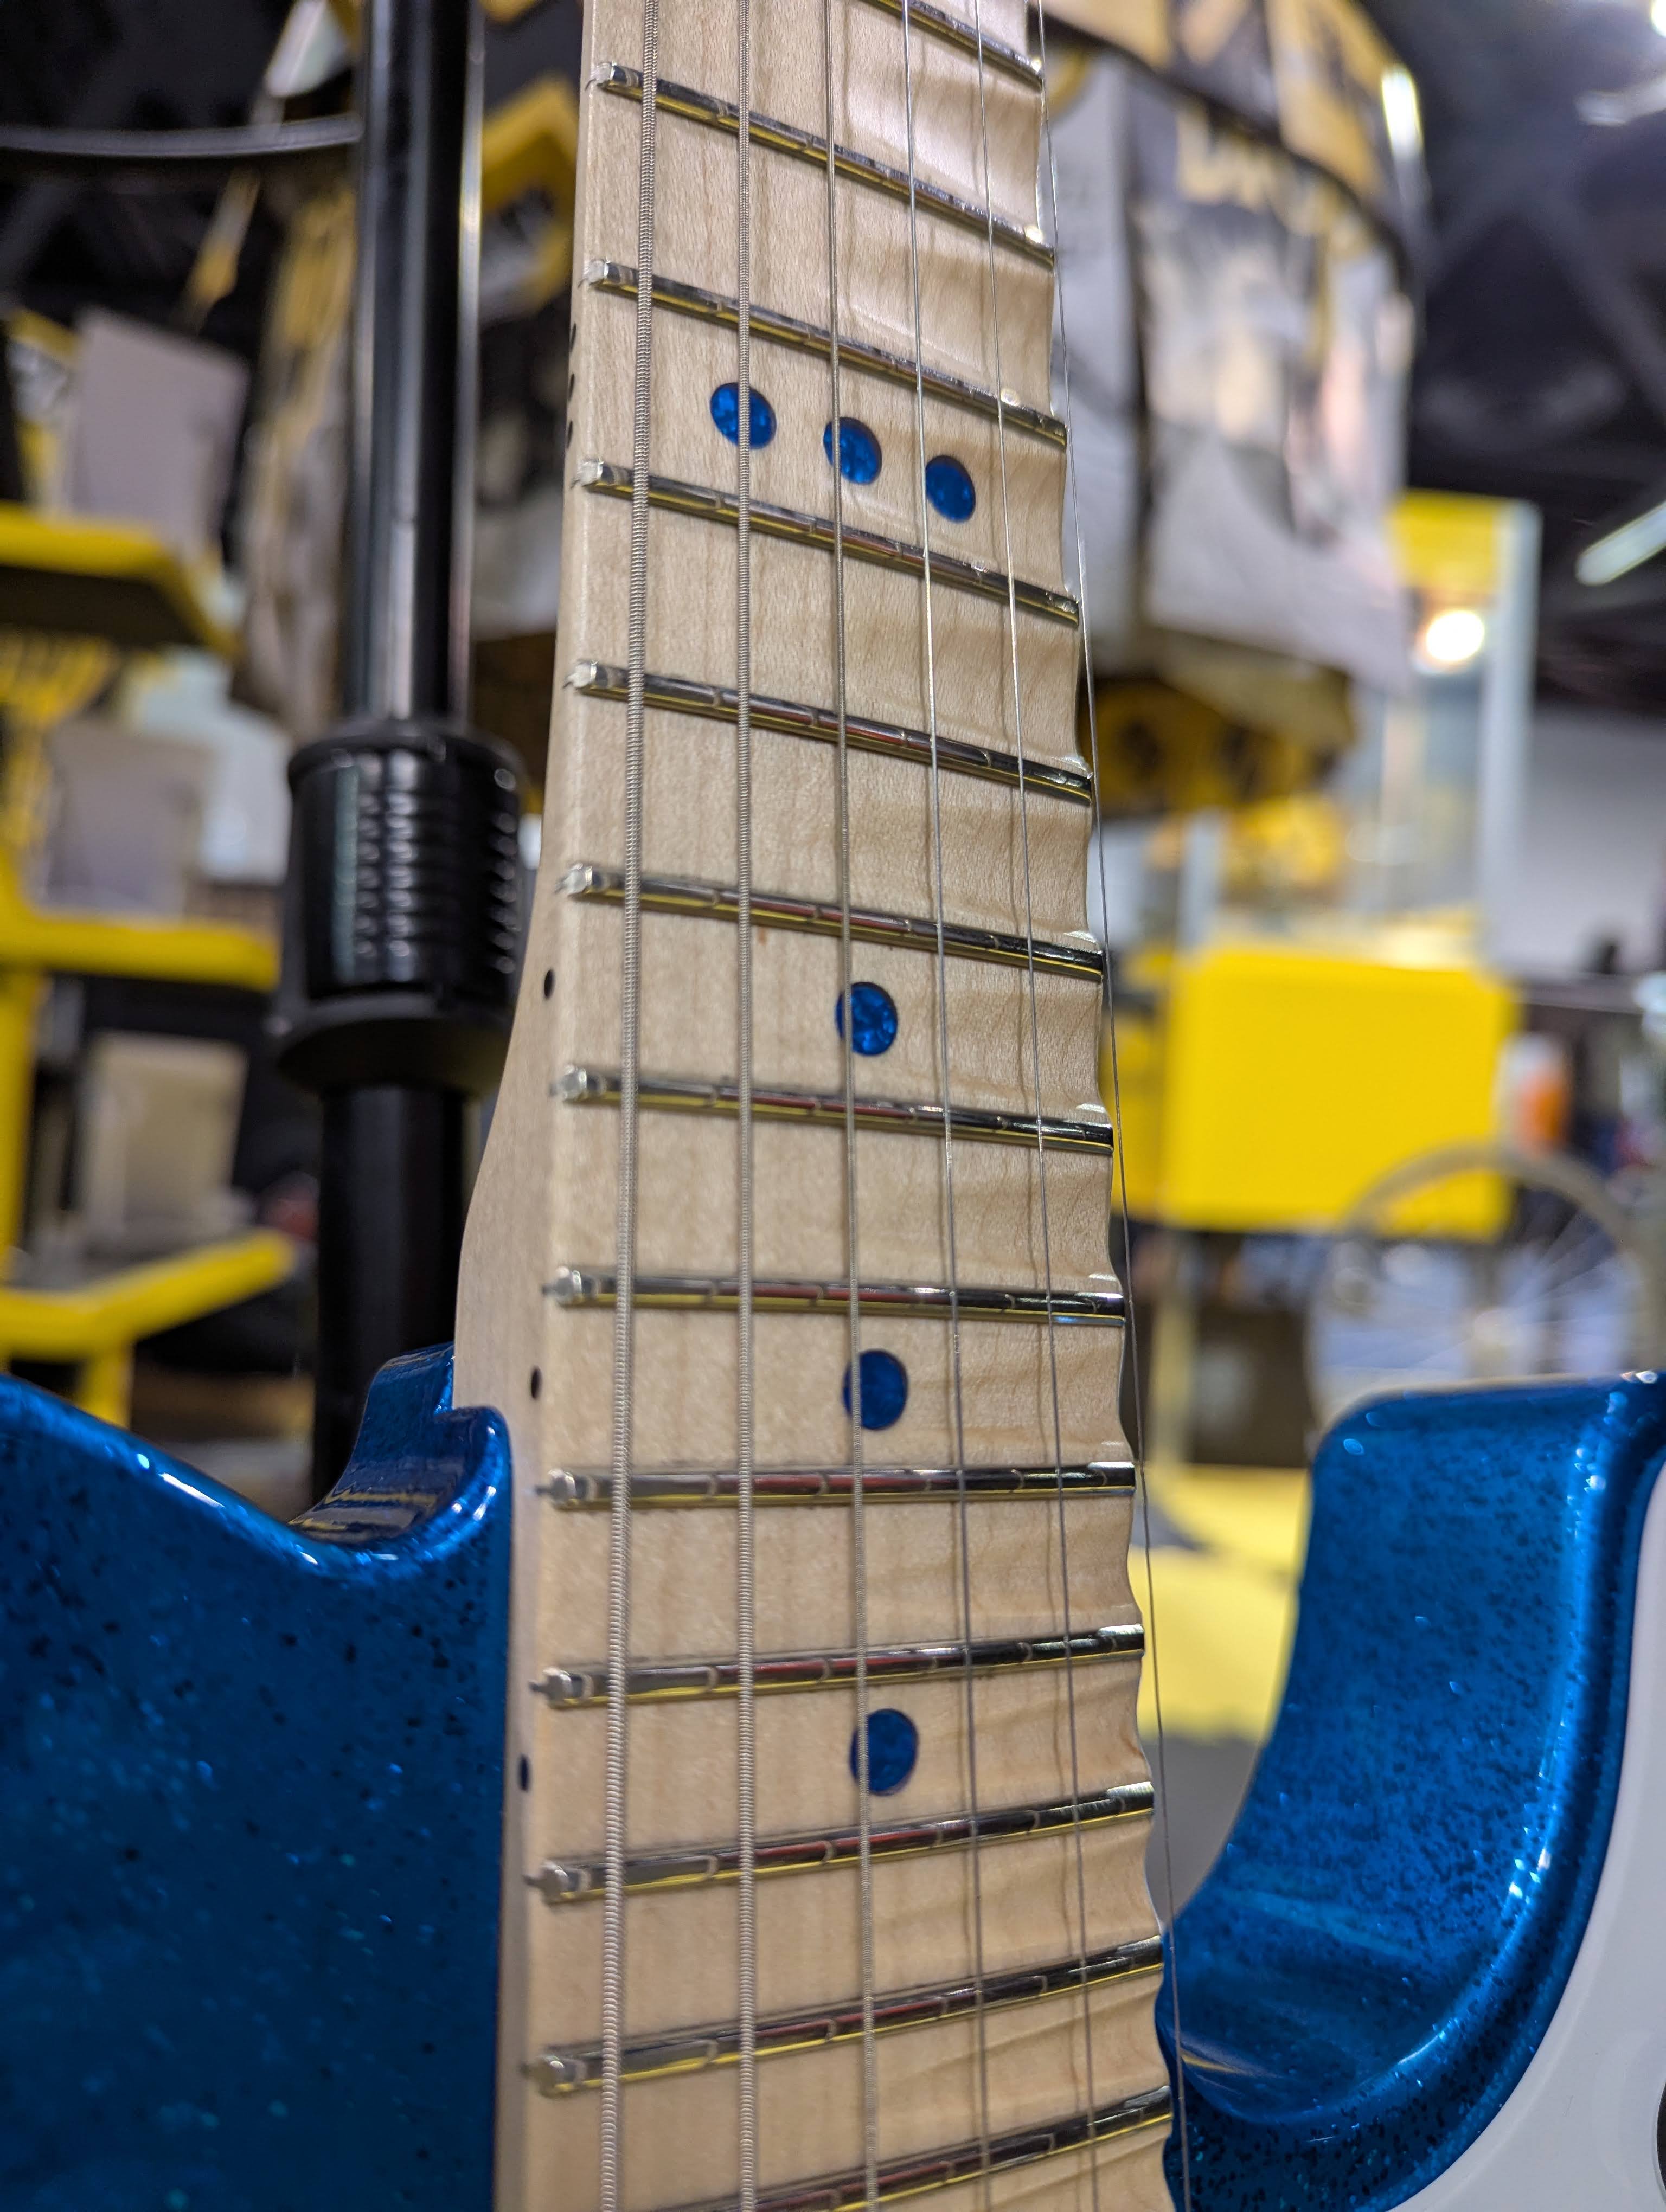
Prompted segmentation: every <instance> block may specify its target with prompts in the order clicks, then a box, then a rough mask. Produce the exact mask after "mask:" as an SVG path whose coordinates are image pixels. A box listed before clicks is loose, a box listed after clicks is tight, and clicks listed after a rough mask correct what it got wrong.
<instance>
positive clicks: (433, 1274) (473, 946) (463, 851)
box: [273, 0, 520, 1496]
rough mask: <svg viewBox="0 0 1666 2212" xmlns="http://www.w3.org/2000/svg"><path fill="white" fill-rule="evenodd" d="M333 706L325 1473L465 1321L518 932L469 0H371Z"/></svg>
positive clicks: (322, 1080) (320, 774)
mask: <svg viewBox="0 0 1666 2212" xmlns="http://www.w3.org/2000/svg"><path fill="white" fill-rule="evenodd" d="M361 21H362V52H361V56H360V64H359V88H358V105H359V109H360V113H361V117H362V132H363V135H362V140H361V143H360V149H359V166H358V260H357V266H356V275H355V301H354V325H353V332H352V349H353V358H352V363H351V375H352V381H353V405H352V427H351V455H350V459H351V471H350V489H349V512H348V535H347V590H346V609H345V618H344V624H343V632H342V720H341V721H340V723H339V724H338V725H337V727H336V728H335V729H333V730H332V731H331V732H330V733H329V734H328V735H327V736H325V737H324V738H319V739H318V740H317V741H316V742H315V743H313V744H309V745H307V746H305V747H303V748H302V749H301V750H300V751H299V752H297V753H296V755H295V758H294V761H293V762H292V763H291V764H290V769H289V782H290V787H291V789H292V791H293V793H294V801H295V813H294V822H293V827H292V829H291V833H290V847H289V880H288V886H287V893H286V899H285V913H284V945H283V981H282V983H281V985H280V987H279V991H278V998H277V1009H276V1012H275V1014H274V1017H273V1022H274V1028H275V1030H276V1032H277V1038H278V1042H279V1065H280V1066H282V1067H283V1071H284V1073H286V1074H287V1075H289V1077H290V1078H291V1079H292V1080H294V1081H295V1082H297V1083H299V1084H301V1085H303V1086H305V1087H306V1088H307V1089H308V1090H310V1091H316V1092H317V1093H318V1094H319V1097H320V1099H321V1100H322V1103H323V1146H322V1157H321V1163H320V1170H319V1245H318V1350H317V1362H316V1376H317V1405H316V1411H315V1413H314V1417H313V1488H314V1493H315V1495H318V1496H322V1495H323V1493H324V1492H325V1491H326V1490H328V1489H329V1487H330V1486H331V1484H332V1483H333V1482H334V1481H335V1480H336V1478H337V1475H338V1474H340V1472H341V1470H342V1468H344V1466H345V1464H346V1462H347V1459H348V1455H349V1454H350V1451H351V1449H352V1446H353V1440H354V1437H355V1436H356V1433H357V1429H358V1423H359V1416H360V1414H361V1413H362V1411H363V1407H364V1400H365V1394H366V1392H367V1390H368V1388H369V1385H370V1380H371V1377H372V1376H374V1374H375V1372H376V1370H377V1369H378V1368H379V1367H380V1366H381V1365H382V1364H383V1363H384V1362H385V1361H386V1360H388V1359H391V1358H394V1357H395V1356H396V1355H397V1354H398V1353H400V1352H411V1351H415V1350H417V1349H418V1348H419V1347H420V1346H425V1345H431V1344H436V1343H441V1342H443V1341H444V1340H446V1339H447V1338H449V1337H450V1336H451V1334H453V1327H454V1316H455V1306H456V1299H457V1264H458V1253H459V1247H460V1244H461V1241H462V1231H463V1212H464V1206H465V1176H466V1173H467V1167H468V1162H467V1159H466V1157H465V1152H466V1146H467V1141H468V1106H469V1102H470V1100H471V1099H473V1098H477V1097H480V1096H481V1095H483V1093H484V1092H485V1091H489V1089H490V1088H491V1086H492V1085H494V1084H495V1083H496V1080H497V1077H498V1073H499V1072H500V1070H501V1068H502V1061H503V1054H504V1050H505V1048H506V1045H507V1042H508V1028H509V1018H510V1011H511V1006H512V1001H513V997H514V984H515V974H516V968H517V963H518V957H519V949H520V846H519V833H520V773H519V769H518V767H517V764H516V762H515V759H514V755H513V754H512V753H510V752H509V751H508V750H507V749H506V748H505V747H503V746H502V745H499V744H496V743H495V742H493V741H491V740H489V739H488V738H482V737H479V736H477V735H476V734H474V733H472V732H471V731H470V730H469V728H468V726H467V709H468V683H469V580H470V562H469V540H470V534H471V533H470V525H471V511H472V506H473V469H472V454H473V445H474V412H475V346H476V335H477V331H476V322H477V318H476V300H475V295H476V285H477V268H478V252H479V114H480V46H479V39H480V32H479V17H478V11H477V9H472V8H470V7H466V6H461V5H459V4H458V0H367V4H366V5H365V7H364V9H362V17H361Z"/></svg>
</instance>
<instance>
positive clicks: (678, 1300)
mask: <svg viewBox="0 0 1666 2212" xmlns="http://www.w3.org/2000/svg"><path fill="white" fill-rule="evenodd" d="M544 1293H545V1295H546V1296H547V1297H550V1298H553V1299H554V1301H555V1303H556V1304H557V1305H558V1306H568V1307H575V1306H611V1304H613V1299H614V1278H613V1275H612V1273H611V1270H608V1269H604V1268H591V1267H557V1268H556V1272H555V1273H554V1275H553V1276H552V1277H551V1278H550V1280H549V1281H548V1282H547V1283H546V1284H545V1285H544ZM856 1297H857V1302H858V1304H859V1305H860V1310H861V1311H862V1312H863V1313H864V1314H872V1315H876V1316H879V1317H881V1318H885V1317H886V1316H889V1317H891V1318H892V1319H897V1320H907V1319H910V1318H914V1317H916V1316H927V1317H928V1318H930V1319H933V1320H934V1319H936V1317H937V1316H939V1315H947V1314H948V1313H950V1312H951V1311H954V1312H958V1314H959V1316H960V1318H961V1319H962V1321H1024V1322H1056V1323H1057V1324H1058V1325H1059V1326H1061V1327H1070V1326H1083V1325H1085V1326H1089V1327H1096V1328H1121V1327H1122V1321H1123V1317H1124V1315H1123V1298H1122V1290H1121V1288H1120V1287H1118V1288H1116V1289H1115V1290H1110V1291H1051V1292H1049V1291H1045V1290H1040V1291H1022V1290H1003V1289H1000V1288H999V1287H997V1286H994V1285H974V1286H973V1287H971V1288H970V1289H968V1288H967V1287H966V1286H965V1285H961V1286H960V1287H959V1288H958V1289H951V1288H950V1286H949V1285H947V1284H944V1283H863V1284H861V1285H860V1286H859V1287H858V1289H857V1292H856ZM635 1300H636V1304H638V1305H639V1306H641V1307H646V1308H652V1309H654V1310H658V1311H659V1312H661V1313H734V1312H736V1311H737V1310H738V1309H739V1289H738V1287H737V1285H736V1284H735V1281H734V1279H733V1276H725V1275H638V1276H637V1278H636V1285H635ZM752 1306H753V1310H754V1311H756V1312H757V1313H772V1314H842V1313H848V1311H849V1310H850V1285H849V1284H848V1283H847V1282H837V1283H824V1282H811V1281H807V1280H789V1279H786V1278H784V1277H781V1276H760V1277H759V1278H758V1279H757V1281H756V1282H755V1283H754V1285H753V1286H752Z"/></svg>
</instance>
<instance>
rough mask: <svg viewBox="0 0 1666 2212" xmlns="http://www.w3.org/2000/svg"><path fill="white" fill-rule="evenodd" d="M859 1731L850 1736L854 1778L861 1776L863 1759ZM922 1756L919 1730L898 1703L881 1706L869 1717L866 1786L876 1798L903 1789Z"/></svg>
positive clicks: (854, 1779)
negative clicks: (858, 1743) (858, 1746)
mask: <svg viewBox="0 0 1666 2212" xmlns="http://www.w3.org/2000/svg"><path fill="white" fill-rule="evenodd" d="M856 1738H857V1731H856V1730H855V1729H852V1730H851V1735H850V1775H851V1779H852V1780H853V1781H859V1780H860V1777H861V1762H860V1759H859V1757H858V1755H857V1745H856ZM919 1756H920V1731H919V1729H917V1728H915V1724H914V1723H913V1722H912V1721H911V1720H910V1719H909V1717H908V1715H907V1714H906V1713H902V1712H898V1711H897V1708H896V1706H895V1705H881V1706H880V1708H879V1711H878V1712H877V1713H870V1714H869V1715H868V1717H867V1787H868V1794H869V1796H873V1797H889V1796H892V1795H893V1793H894V1792H895V1791H897V1790H900V1789H901V1788H902V1786H903V1784H904V1783H905V1782H906V1781H907V1780H908V1778H909V1775H910V1774H912V1773H913V1771H914V1766H915V1760H916V1759H918V1758H919Z"/></svg>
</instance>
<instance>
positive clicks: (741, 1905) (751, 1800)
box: [735, 0, 758, 2212]
mask: <svg viewBox="0 0 1666 2212" xmlns="http://www.w3.org/2000/svg"><path fill="white" fill-rule="evenodd" d="M751 29H752V25H751V0H738V21H737V33H738V36H737V41H736V57H735V67H736V78H737V93H736V106H737V110H738V124H737V130H736V137H735V146H736V159H737V162H738V165H739V166H738V171H737V180H738V190H737V191H736V195H735V204H736V219H737V237H736V241H735V246H736V252H735V390H736V394H737V397H738V399H739V405H738V407H737V408H736V410H735V524H736V531H735V937H736V947H735V951H736V960H735V970H736V981H737V986H738V988H739V998H740V1004H739V1010H738V1011H739V1021H738V1024H737V1037H738V1042H739V1052H738V1054H737V1060H738V1066H737V1072H736V1073H737V1080H736V1121H735V1127H736V1135H737V1139H738V1141H739V1148H740V1158H739V1168H740V1173H739V1186H740V1206H739V1220H738V1222H737V1223H736V1246H737V1253H738V1266H737V1270H736V1273H737V1285H736V1289H737V1296H736V1299H735V1304H736V1306H737V1308H738V1312H737V1314H736V1325H737V1327H738V1328H739V1346H738V1347H737V1349H738V1354H739V1357H738V1359H737V1362H736V1401H737V1402H736V1407H735V1413H736V1422H735V1429H736V1446H737V1449H736V1455H735V1480H736V1491H737V1498H736V1506H737V1520H736V1528H735V1613H736V1619H737V1623H738V1636H737V1644H738V1650H737V1653H736V1656H737V1658H738V1660H739V1676H740V1683H739V1689H740V1701H739V1711H738V1713H737V1715H736V1729H735V1748H736V1774H735V1784H736V1799H737V1809H738V1812H739V1829H740V1837H739V1844H740V1853H739V1856H740V1867H739V1875H740V1893H739V1899H737V1917H738V1921H739V1954H740V1955H739V1960H738V1961H737V1964H738V1966H739V1984H740V1986H739V2000H740V2002H739V2027H740V2082H739V2100H738V2102H739V2130H740V2142H739V2166H740V2207H739V2212H754V2208H755V2206H756V2205H757V2169H758V2157H757V1698H756V1695H755V1688H756V1685H755V1680H754V1662H755V1660H756V1656H757V1603H756V1601H757V1575H756V1551H755V1545H754V1535H755V1529H754V1525H753V1500H752V1451H753V1443H754V1437H755V1424H754V1419H753V1414H754V1404H753V1397H754V1380H755V1375H756V1368H755V1364H754V1359H753V1353H754V1350H755V1348H756V1329H755V1327H754V1322H755V1316H754V1314H753V1311H752V1262H753V1249H752V1234H753V1206H752V1199H753V1190H752V1176H753V1169H754V1145H753V1133H752V229H751V211H752V179H751V152H752V146H751V131H752V85H751Z"/></svg>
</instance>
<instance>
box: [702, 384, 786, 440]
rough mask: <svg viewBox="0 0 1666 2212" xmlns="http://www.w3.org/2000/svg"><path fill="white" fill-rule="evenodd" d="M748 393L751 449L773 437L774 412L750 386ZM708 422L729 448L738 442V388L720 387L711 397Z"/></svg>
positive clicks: (728, 385) (760, 394)
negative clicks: (722, 437)
mask: <svg viewBox="0 0 1666 2212" xmlns="http://www.w3.org/2000/svg"><path fill="white" fill-rule="evenodd" d="M751 390H752V404H751V410H750V412H751V440H752V443H753V445H754V446H767V445H768V444H769V441H770V439H771V438H773V437H774V436H775V409H774V408H773V407H772V406H771V405H770V404H769V401H768V400H767V399H766V398H764V396H763V393H762V392H760V391H759V390H758V388H757V386H756V385H754V386H752V388H751ZM712 420H713V422H715V423H716V425H717V427H718V428H719V429H720V430H721V432H722V433H723V435H724V436H725V437H726V438H727V440H728V441H729V443H730V444H731V445H732V446H738V445H739V443H740V386H739V385H738V384H720V385H719V386H718V387H717V389H716V391H715V392H713V394H712Z"/></svg>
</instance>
